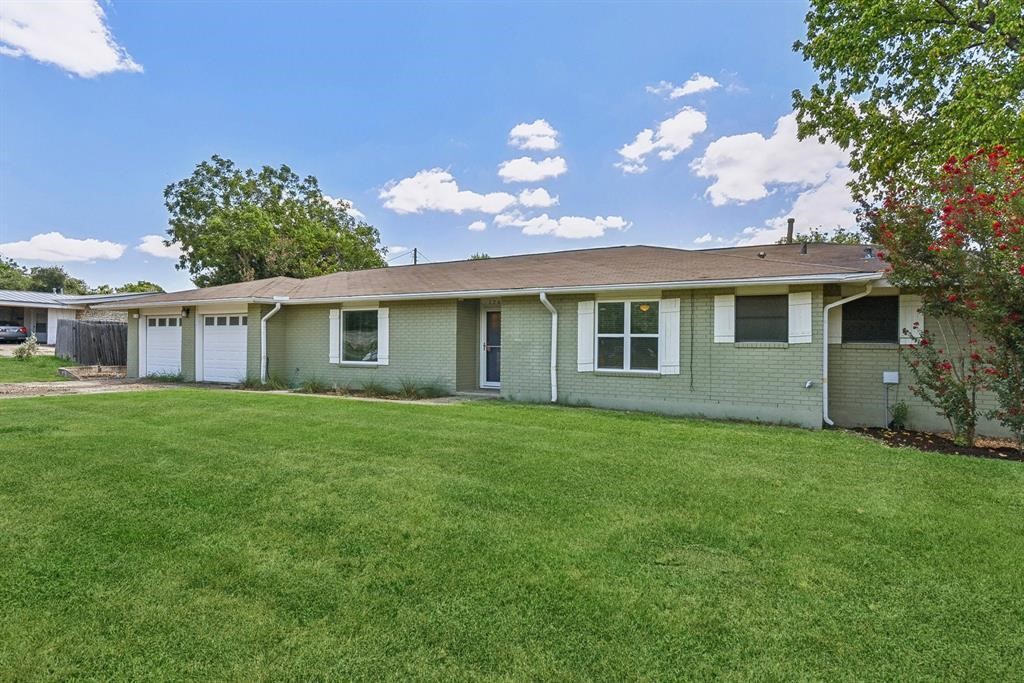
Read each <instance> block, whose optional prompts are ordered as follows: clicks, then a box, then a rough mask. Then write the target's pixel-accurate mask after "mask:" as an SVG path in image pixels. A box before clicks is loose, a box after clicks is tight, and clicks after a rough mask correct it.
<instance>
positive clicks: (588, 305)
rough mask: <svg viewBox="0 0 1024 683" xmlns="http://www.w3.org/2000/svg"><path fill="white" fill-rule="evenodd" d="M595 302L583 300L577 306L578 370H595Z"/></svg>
mask: <svg viewBox="0 0 1024 683" xmlns="http://www.w3.org/2000/svg"><path fill="white" fill-rule="evenodd" d="M595 330H596V328H595V327H594V302H593V301H581V302H579V304H577V308H576V372H592V371H593V370H594V334H595Z"/></svg>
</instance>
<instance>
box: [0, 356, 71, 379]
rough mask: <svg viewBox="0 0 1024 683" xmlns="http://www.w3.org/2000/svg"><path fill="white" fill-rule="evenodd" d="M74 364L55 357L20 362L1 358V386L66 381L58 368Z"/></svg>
mask: <svg viewBox="0 0 1024 683" xmlns="http://www.w3.org/2000/svg"><path fill="white" fill-rule="evenodd" d="M69 365H74V362H72V361H69V360H67V359H66V358H54V357H53V356H35V357H33V358H29V359H28V360H19V359H17V358H12V357H10V356H0V384H3V383H4V382H59V381H62V380H66V379H67V378H66V377H61V376H60V375H58V374H57V368H66V367H68V366H69Z"/></svg>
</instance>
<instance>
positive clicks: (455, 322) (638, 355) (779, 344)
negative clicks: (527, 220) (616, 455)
mask: <svg viewBox="0 0 1024 683" xmlns="http://www.w3.org/2000/svg"><path fill="white" fill-rule="evenodd" d="M884 271H885V264H884V263H882V262H881V261H879V259H878V258H877V257H876V255H875V254H874V253H873V250H872V248H871V247H862V246H857V245H834V244H810V245H800V244H791V245H771V246H755V247H737V248H725V249H707V250H682V249H669V248H662V247H649V246H625V247H610V248H598V249H583V250H578V251H561V252H552V253H544V254H529V255H521V256H508V257H501V258H491V259H485V260H470V261H456V262H449V263H428V264H422V265H412V266H396V267H389V268H378V269H373V270H363V271H354V272H339V273H334V274H331V275H324V276H320V277H314V278H309V279H304V280H299V279H293V278H288V277H275V278H270V279H266V280H259V281H255V282H240V283H237V284H231V285H223V286H218V287H208V288H204V289H194V290H190V291H184V292H172V293H166V294H153V295H147V296H143V297H140V298H138V299H134V300H131V301H120V302H112V303H105V304H100V305H98V306H97V308H100V309H116V310H123V311H126V312H128V314H129V315H130V320H129V338H128V373H129V375H130V376H146V375H150V374H157V373H159V374H180V375H181V376H182V377H183V378H184V379H185V380H186V381H198V382H240V381H242V380H245V379H246V378H248V379H250V380H260V379H262V380H265V379H266V378H268V377H274V378H280V379H283V380H285V381H287V382H289V383H293V384H297V383H300V382H302V381H305V380H310V379H315V380H318V381H322V382H325V383H329V384H337V385H344V386H347V387H350V388H354V389H358V388H359V387H360V386H362V385H364V384H366V383H368V382H373V383H374V384H376V385H383V386H390V387H397V385H398V384H399V383H400V382H403V381H411V382H415V383H419V384H431V385H437V386H440V387H441V388H443V389H444V390H446V391H449V392H479V391H489V392H496V393H500V395H501V397H503V398H507V399H510V400H515V401H534V402H539V401H556V402H558V403H564V404H577V405H589V406H598V407H606V408H619V409H631V410H645V411H656V412H661V413H668V414H676V415H699V416H708V417H714V418H731V419H743V420H758V421H764V422H776V423H787V424H795V425H801V426H804V427H810V428H820V427H822V425H823V424H837V425H843V426H878V425H884V424H886V423H887V422H888V415H887V402H888V405H890V406H891V405H892V404H893V403H894V402H896V401H897V400H904V401H906V402H907V403H908V404H909V406H910V422H911V425H912V426H914V427H917V428H922V429H942V428H945V426H946V425H945V423H944V421H942V420H941V419H940V418H939V417H938V416H936V415H935V412H934V410H933V409H932V408H931V407H929V406H927V405H926V404H923V403H922V402H920V401H918V400H917V399H915V398H914V397H913V396H912V395H911V393H910V391H909V390H908V383H909V379H910V377H909V374H908V372H906V367H904V366H902V362H903V361H902V358H901V354H900V349H901V344H906V343H909V342H910V340H909V339H908V338H906V337H905V336H904V335H903V333H902V330H903V329H913V327H914V324H915V323H918V324H919V325H921V324H924V321H923V320H922V316H921V313H920V311H919V305H920V299H919V298H918V297H917V296H915V295H913V294H907V293H902V292H900V291H898V290H897V289H895V288H893V287H892V286H890V285H889V283H887V282H886V279H885V272H884ZM980 432H981V433H986V432H987V433H1000V430H999V427H998V425H994V424H992V423H989V422H983V423H982V424H981V425H980Z"/></svg>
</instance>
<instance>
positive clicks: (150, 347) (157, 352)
mask: <svg viewBox="0 0 1024 683" xmlns="http://www.w3.org/2000/svg"><path fill="white" fill-rule="evenodd" d="M178 322H179V319H178V318H176V317H166V316H158V317H149V318H147V319H146V325H147V327H146V374H147V375H177V374H179V373H180V372H181V326H180V325H179V324H178Z"/></svg>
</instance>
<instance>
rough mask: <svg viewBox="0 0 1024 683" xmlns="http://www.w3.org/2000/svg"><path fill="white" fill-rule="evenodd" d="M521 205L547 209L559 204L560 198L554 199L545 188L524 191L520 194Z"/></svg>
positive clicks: (555, 197)
mask: <svg viewBox="0 0 1024 683" xmlns="http://www.w3.org/2000/svg"><path fill="white" fill-rule="evenodd" d="M519 203H520V204H522V205H523V206H527V207H530V208H537V209H545V208H547V207H549V206H554V205H555V204H557V203H558V196H557V195H555V196H554V197H552V196H551V195H550V194H548V191H547V190H545V189H544V188H543V187H538V188H537V189H535V190H523V191H522V192H520V193H519Z"/></svg>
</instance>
